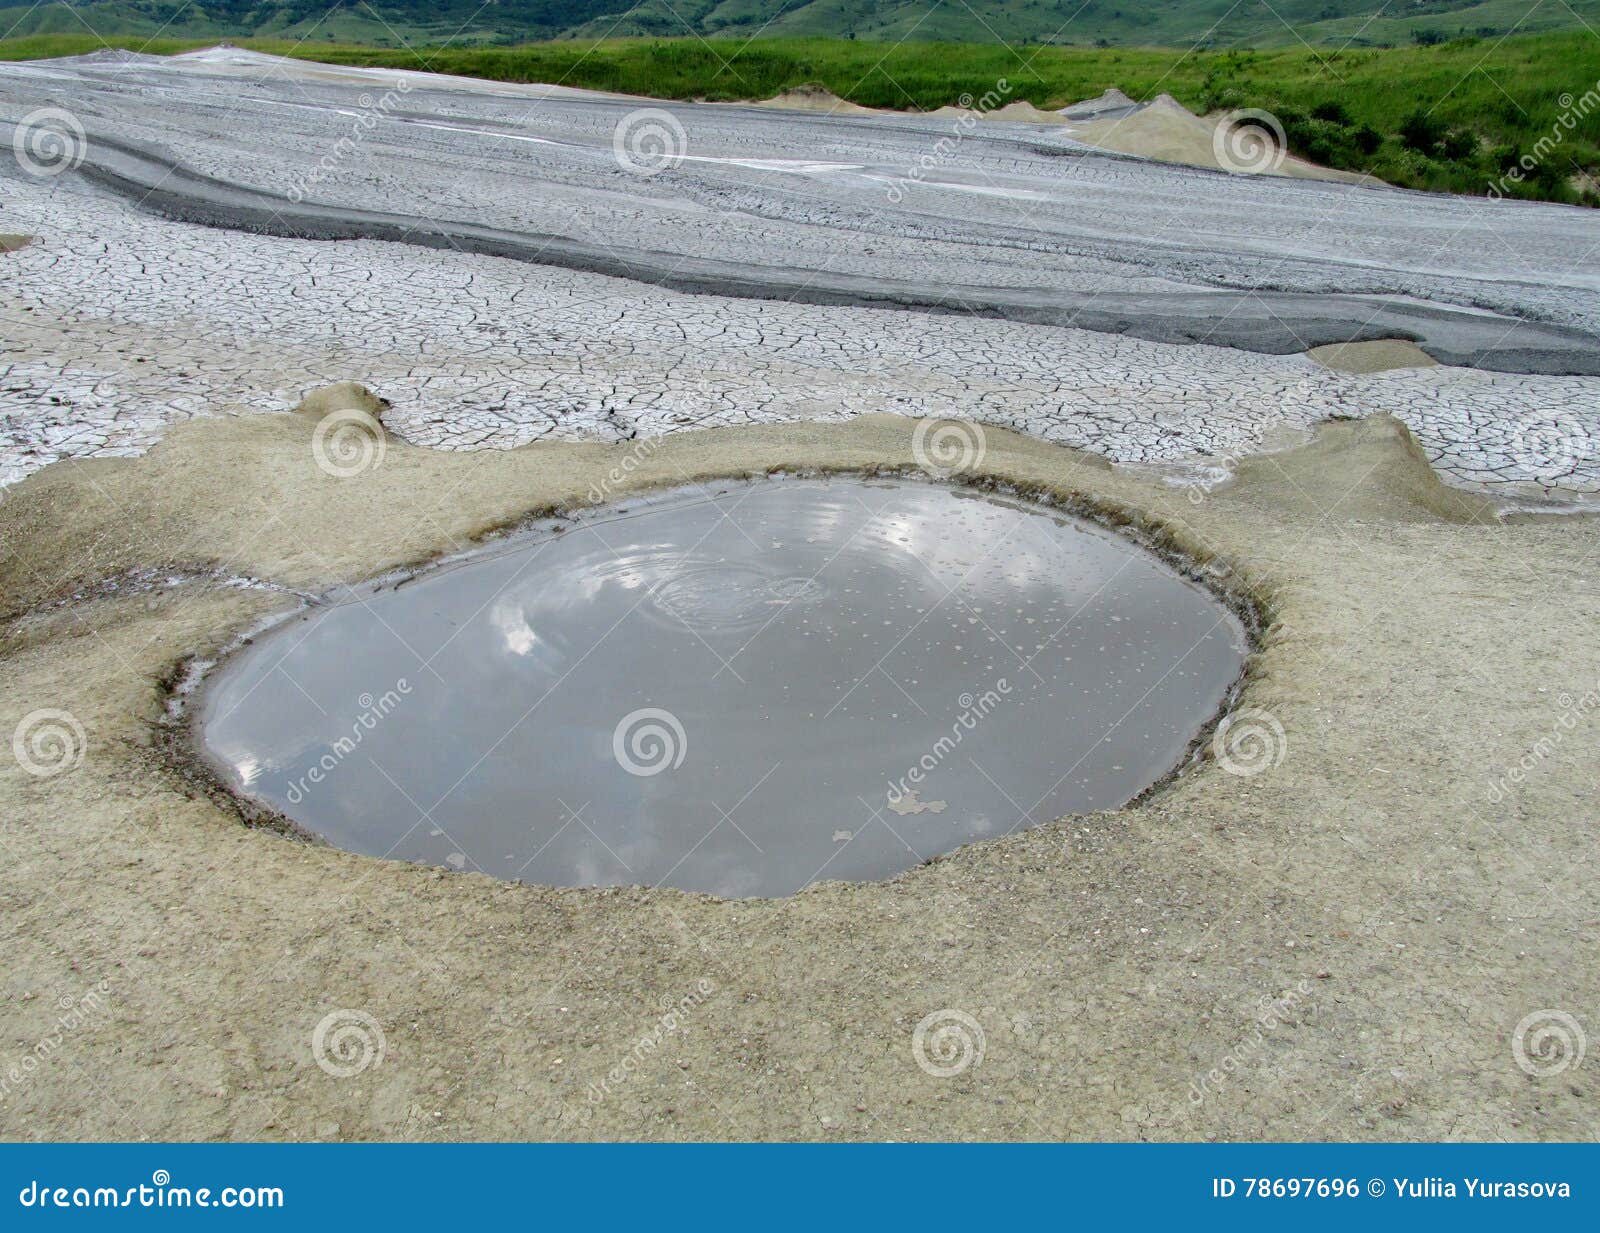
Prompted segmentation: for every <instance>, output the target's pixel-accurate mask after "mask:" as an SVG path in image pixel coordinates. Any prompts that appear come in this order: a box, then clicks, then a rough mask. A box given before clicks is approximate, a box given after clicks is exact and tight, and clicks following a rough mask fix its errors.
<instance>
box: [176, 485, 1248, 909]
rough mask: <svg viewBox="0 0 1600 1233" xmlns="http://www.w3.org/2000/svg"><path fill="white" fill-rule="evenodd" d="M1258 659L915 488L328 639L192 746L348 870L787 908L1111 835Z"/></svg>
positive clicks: (522, 561)
mask: <svg viewBox="0 0 1600 1233" xmlns="http://www.w3.org/2000/svg"><path fill="white" fill-rule="evenodd" d="M1246 653H1247V638H1246V635H1245V632H1244V630H1243V627H1242V626H1241V624H1240V623H1239V622H1238V620H1237V619H1236V618H1235V617H1234V616H1233V615H1232V613H1231V612H1230V611H1229V610H1228V609H1227V608H1225V607H1224V606H1223V605H1222V604H1221V603H1220V602H1218V601H1217V599H1216V598H1215V597H1214V596H1212V595H1211V594H1210V593H1209V592H1207V591H1205V590H1204V589H1203V588H1201V587H1199V586H1198V585H1196V584H1194V583H1193V582H1191V581H1188V580H1186V579H1185V578H1183V577H1182V576H1181V575H1180V574H1178V573H1177V572H1176V571H1174V570H1173V569H1171V568H1170V567H1169V566H1167V565H1166V564H1164V563H1163V562H1161V561H1160V560H1158V559H1157V558H1156V557H1154V556H1152V555H1150V554H1149V553H1147V552H1145V551H1143V550H1142V549H1140V548H1138V547H1136V546H1134V545H1133V544H1131V543H1129V542H1127V541H1125V540H1123V539H1121V538H1120V537H1117V536H1115V535H1113V534H1111V533H1109V532H1107V531H1104V530H1101V529H1100V528H1098V527H1095V526H1093V525H1090V524H1088V523H1085V522H1082V521H1079V520H1076V519H1073V518H1070V517H1067V516H1065V515H1063V514H1061V513H1059V512H1057V511H1052V510H1048V509H1045V508H1043V507H1039V506H1033V505H1027V504H1023V503H1019V502H1014V501H1009V500H1006V499H1003V498H999V497H994V496H990V495H983V494H977V493H973V492H969V491H963V490H958V489H952V488H948V487H943V486H939V485H934V484H926V483H918V482H914V481H868V480H860V479H834V480H828V481H812V480H795V479H786V480H765V481H758V482H753V483H736V484H725V485H718V486H716V487H715V488H696V489H694V490H680V491H678V492H676V493H672V494H668V495H666V496H663V497H656V498H652V499H649V500H641V501H636V502H632V503H630V504H628V505H627V506H625V507H616V508H613V509H612V510H610V511H607V512H606V513H605V514H603V515H600V516H597V517H594V518H591V519H586V520H580V521H579V522H578V523H577V524H576V526H574V527H572V528H571V529H568V530H565V531H564V532H562V533H559V534H557V533H554V532H553V531H543V532H536V533H532V534H529V535H525V536H521V537H519V538H517V539H515V540H513V541H509V542H508V543H506V544H503V545H501V546H500V547H499V548H498V549H496V550H494V551H493V552H491V553H487V554H484V555H481V556H477V557H474V558H470V559H468V560H466V561H464V562H458V563H455V564H453V565H449V566H446V567H444V568H440V569H437V570H434V571H432V572H430V573H427V574H424V575H422V576H420V577H417V578H415V579H412V580H411V581H409V582H406V583H404V584H401V585H399V586H390V587H387V588H384V589H379V590H374V591H371V592H369V593H366V594H363V595H361V596H360V597H358V598H356V599H353V600H350V601H348V602H342V603H338V604H333V605H329V606H322V607H318V608H315V609H313V610H312V611H310V612H308V613H307V614H305V615H304V616H302V617H300V618H297V619H295V620H293V621H291V622H288V623H286V624H285V625H283V626H281V627H279V628H277V629H275V630H274V631H272V632H271V633H270V634H268V635H266V636H264V637H262V638H259V639H257V640H256V641H255V642H254V643H253V644H252V645H251V646H249V647H247V648H245V649H244V650H243V651H242V652H241V653H240V654H238V655H237V656H235V657H234V658H233V659H232V660H231V661H229V662H228V663H226V664H225V665H223V667H221V668H220V669H219V670H218V671H217V672H216V673H215V674H214V677H213V680H212V681H211V682H210V683H209V684H208V686H207V689H206V691H205V693H204V695H203V698H202V700H201V703H200V706H201V710H200V720H201V722H200V725H199V731H200V740H201V742H202V745H203V749H204V752H205V754H206V756H207V758H208V759H209V760H210V761H211V763H212V764H213V765H214V766H215V767H216V768H217V769H218V770H219V771H220V772H221V773H222V774H223V776H224V777H225V778H226V779H227V780H228V781H229V782H230V783H231V784H232V786H233V787H234V788H235V789H236V790H237V791H239V792H242V793H245V794H247V795H249V796H252V797H254V798H256V799H257V800H259V801H262V802H265V803H267V804H269V805H271V806H272V807H274V808H276V809H277V810H279V811H281V812H282V813H283V814H285V815H287V816H288V817H290V818H292V819H293V820H294V821H295V822H297V823H299V824H300V825H301V826H302V827H304V828H305V829H307V830H309V831H312V832H314V833H316V834H319V835H321V836H323V837H325V838H326V839H327V840H328V841H329V842H331V843H333V844H336V845H338V846H340V847H343V848H347V849H350V850H352V851H356V852H361V853H366V854H369V855H372V856H378V857H388V858H392V859H399V860H407V861H421V862H429V863H434V864H439V865H445V866H449V867H452V868H455V869H465V870H476V871H481V872H484V873H488V874H491V875H493V876H495V877H500V878H512V879H521V880H523V881H528V882H537V883H544V884H554V885H570V886H606V885H629V884H642V885H648V886H655V885H667V886H673V887H678V888H682V889H685V890H694V891H705V892H709V893H712V894H717V895H725V896H781V895H788V894H792V893H794V892H796V891H799V890H801V889H803V888H804V887H806V886H808V885H810V884H811V883H813V882H816V881H820V880H834V879H843V880H852V881H864V880H872V879H879V878H884V877H888V876H890V875H893V874H895V873H897V872H899V871H901V870H904V869H907V868H909V867H911V866H913V865H916V864H918V863H920V862H922V861H925V860H927V859H929V858H930V857H933V856H935V855H937V854H939V853H941V852H947V851H949V850H951V849H953V848H956V847H958V846H960V845H962V844H965V843H968V842H971V841H973V840H979V839H985V838H990V837H995V836H999V835H1003V834H1006V833H1008V832H1011V831H1014V830H1017V829H1019V828H1021V827H1026V826H1032V825H1037V824H1039V823H1041V822H1045V821H1049V820H1051V819H1054V818H1057V817H1060V816H1062V815H1064V814H1070V813H1080V812H1086V811H1090V810H1096V809H1105V808H1114V807H1117V806H1119V805H1121V804H1123V803H1125V802H1126V801H1128V800H1129V799H1130V798H1132V797H1134V796H1136V795H1137V794H1138V793H1139V792H1141V791H1142V790H1143V789H1145V788H1146V787H1148V786H1149V785H1150V784H1152V783H1154V782H1155V781H1156V780H1158V779H1160V778H1161V777H1162V776H1163V775H1164V774H1165V773H1167V772H1168V771H1169V770H1171V769H1172V767H1173V766H1174V765H1175V764H1176V763H1177V762H1178V761H1179V760H1180V759H1181V758H1182V757H1183V755H1184V752H1185V751H1186V749H1187V748H1188V746H1189V744H1190V742H1191V741H1192V739H1193V737H1194V735H1195V733H1196V732H1197V731H1198V729H1199V728H1200V727H1201V726H1202V725H1203V724H1204V723H1205V722H1206V721H1207V720H1208V719H1209V718H1210V717H1211V716H1213V715H1214V714H1215V712H1216V710H1217V708H1218V707H1219V705H1220V704H1221V703H1222V701H1223V699H1224V698H1225V697H1226V695H1227V692H1228V690H1229V687H1230V685H1231V684H1232V683H1233V682H1234V681H1235V680H1236V679H1237V677H1238V676H1239V673H1240V671H1241V668H1242V665H1243V662H1244V658H1245V655H1246Z"/></svg>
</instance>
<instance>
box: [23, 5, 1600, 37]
mask: <svg viewBox="0 0 1600 1233" xmlns="http://www.w3.org/2000/svg"><path fill="white" fill-rule="evenodd" d="M0 4H4V0H0ZM1586 25H1588V26H1590V27H1593V26H1597V25H1600V0H1559V2H1558V3H1551V2H1550V0H1543V2H1542V3H1541V2H1540V0H1403V3H1397V0H1271V2H1270V3H1268V2H1267V0H493V2H491V3H483V2H482V0H339V2H337V3H328V2H327V0H211V2H210V3H206V4H203V5H199V4H194V3H193V2H192V0H87V2H77V3H70V4H69V3H66V2H64V0H56V2H51V0H46V2H45V3H42V4H38V5H24V4H16V5H12V6H9V7H0V37H9V38H18V37H26V36H29V35H37V34H82V33H89V32H92V33H96V34H100V35H103V36H106V37H115V36H121V35H142V36H144V37H146V38H152V37H157V36H161V37H168V38H235V39H237V38H244V37H255V38H282V39H290V40H295V41H302V40H304V41H311V42H317V43H360V44H365V45H369V46H376V47H421V46H437V45H441V44H445V43H448V44H450V45H451V46H456V47H461V46H479V45H506V44H512V43H523V42H529V41H533V40H542V39H553V38H578V39H595V38H617V37H641V36H645V37H666V38H678V37H687V36H691V35H699V36H702V37H707V38H714V37H724V38H739V39H749V38H754V37H758V36H759V37H829V38H846V39H852V38H853V39H866V40H870V41H878V42H898V41H900V40H902V39H909V40H913V41H918V42H934V41H946V42H961V43H1000V42H1005V43H1009V44H1011V45H1013V46H1025V45H1038V44H1051V45H1059V46H1080V47H1086V46H1119V47H1132V46H1143V47H1154V46H1159V47H1183V48H1192V47H1195V46H1204V47H1215V48H1233V47H1290V46H1299V45H1301V44H1302V42H1309V43H1313V44H1319V45H1323V44H1325V45H1330V46H1346V45H1349V46H1358V47H1359V46H1383V45H1403V44H1407V43H1410V42H1411V41H1413V39H1415V38H1419V37H1420V38H1434V39H1447V38H1456V37H1461V36H1465V35H1478V36H1479V37H1496V36H1499V35H1503V34H1508V33H1518V34H1531V33H1538V32H1543V31H1550V30H1564V29H1574V30H1575V29H1582V28H1584V27H1585V26H1586Z"/></svg>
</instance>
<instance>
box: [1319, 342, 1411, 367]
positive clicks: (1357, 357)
mask: <svg viewBox="0 0 1600 1233" xmlns="http://www.w3.org/2000/svg"><path fill="white" fill-rule="evenodd" d="M1306 355H1307V356H1308V357H1310V358H1311V359H1313V360H1315V361H1316V362H1317V363H1319V364H1321V365H1322V366H1323V367H1324V368H1333V369H1337V370H1338V371H1339V372H1388V371H1389V370H1390V369H1393V368H1433V367H1436V366H1437V365H1438V363H1439V361H1438V360H1436V359H1434V358H1433V357H1432V356H1431V355H1429V354H1428V353H1427V352H1426V351H1424V350H1423V349H1422V348H1421V347H1419V346H1417V344H1416V343H1414V342H1408V341H1407V340H1406V339H1404V338H1375V339H1372V340H1371V341H1369V342H1349V343H1329V344H1328V345H1327V346H1325V347H1312V348H1311V350H1309V351H1307V352H1306Z"/></svg>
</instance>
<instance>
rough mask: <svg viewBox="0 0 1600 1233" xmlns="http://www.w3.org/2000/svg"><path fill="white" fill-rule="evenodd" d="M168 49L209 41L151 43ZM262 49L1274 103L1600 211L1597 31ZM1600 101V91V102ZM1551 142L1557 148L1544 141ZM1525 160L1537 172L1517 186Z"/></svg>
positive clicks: (574, 75) (705, 92) (1432, 162)
mask: <svg viewBox="0 0 1600 1233" xmlns="http://www.w3.org/2000/svg"><path fill="white" fill-rule="evenodd" d="M113 42H115V43H116V44H117V45H120V46H126V47H130V48H132V49H134V50H144V51H148V52H152V53H166V52H172V51H182V50H188V49H189V48H192V47H194V46H197V45H199V44H196V43H194V42H192V41H190V42H180V41H164V40H157V41H154V42H151V43H148V44H146V43H145V42H143V41H142V40H139V39H129V40H122V41H116V40H113ZM102 45H103V44H102V42H101V40H99V39H97V38H93V37H90V36H76V35H45V36H39V37H35V38H28V39H16V40H10V41H0V59H25V58H36V57H45V56H59V55H72V54H77V53H81V52H86V51H92V50H95V49H96V48H98V47H100V46H102ZM246 45H248V46H251V47H254V48H256V49H257V50H260V51H265V52H271V53H275V54H280V55H301V56H304V57H306V58H308V59H316V60H323V61H328V62H332V63H338V64H355V65H378V66H384V67H389V68H402V69H428V70H432V71H435V72H444V73H459V74H464V75H468V76H474V77H486V78H492V79H496V80H502V81H524V82H531V81H541V82H559V83H562V84H565V85H572V86H585V87H590V88H593V89H601V90H615V91H620V92H623V93H628V94H642V95H650V96H653V97H657V98H675V99H690V98H706V99H719V100H737V99H761V98H769V97H771V96H772V95H774V94H777V93H779V92H780V91H782V90H784V89H787V88H789V87H792V86H797V85H800V84H803V83H806V82H818V83H820V84H822V85H823V86H825V87H827V88H828V89H829V90H831V91H833V92H834V93H835V94H838V95H840V96H841V97H844V98H847V99H850V100H851V101H853V102H857V103H862V104H864V105H867V106H871V107H895V108H919V109H930V108H933V107H938V106H941V105H943V104H946V103H950V102H953V101H954V100H955V99H956V98H957V97H959V96H960V95H961V94H963V93H970V94H973V95H982V94H983V93H985V92H986V91H988V90H990V89H991V88H993V86H994V85H995V83H996V81H997V80H998V79H1000V78H1005V79H1006V81H1007V82H1008V84H1009V85H1010V87H1011V93H1010V97H1011V98H1013V99H1027V100H1028V101H1030V102H1032V103H1034V104H1036V105H1037V106H1040V107H1046V108H1050V107H1060V106H1063V105H1065V104H1066V103H1069V102H1075V101H1077V100H1078V99H1082V98H1087V97H1090V96H1092V95H1095V94H1099V93H1100V92H1101V91H1102V90H1104V89H1106V88H1107V87H1110V86H1117V87H1120V88H1121V89H1123V90H1125V91H1127V92H1128V93H1129V94H1130V95H1132V96H1133V97H1135V98H1149V97H1152V96H1153V95H1154V94H1157V93H1160V92H1163V91H1165V92H1167V93H1170V94H1172V95H1173V96H1175V97H1176V98H1177V99H1178V100H1179V101H1180V102H1182V103H1184V104H1185V105H1186V106H1188V107H1191V108H1193V109H1194V110H1196V111H1201V112H1206V111H1213V110H1216V109H1219V108H1232V107H1260V108H1263V109H1265V110H1267V111H1270V112H1272V113H1273V114H1274V115H1276V116H1277V117H1278V118H1279V119H1280V120H1281V122H1282V123H1283V125H1284V128H1285V130H1286V131H1287V133H1288V136H1289V141H1290V144H1291V146H1292V147H1293V148H1294V149H1295V151H1296V152H1297V153H1299V154H1302V155H1304V156H1305V157H1308V158H1311V159H1313V160H1315V161H1318V162H1322V163H1326V164H1328V165H1330V166H1335V167H1341V168H1345V169H1348V170H1354V171H1369V172H1371V173H1373V174H1374V175H1377V176H1379V177H1381V178H1383V179H1385V180H1387V181H1389V182H1390V183H1393V184H1399V185H1404V186H1407V187H1411V188H1422V189H1431V190H1436V191H1446V192H1459V193H1472V194H1482V193H1484V192H1485V191H1487V189H1488V187H1489V185H1490V184H1491V183H1500V184H1501V185H1502V187H1503V191H1504V192H1505V194H1506V195H1507V196H1523V197H1537V198H1542V199H1545V200H1551V201H1565V202H1572V203H1578V204H1586V205H1600V193H1597V185H1596V179H1595V177H1596V176H1597V175H1600V39H1596V38H1594V37H1593V36H1592V35H1590V34H1587V33H1580V34H1567V33H1563V34H1541V35H1529V36H1525V37H1519V38H1510V39H1504V40H1498V41H1497V40H1489V39H1483V40H1480V39H1475V38H1466V39H1457V40H1454V41H1452V42H1447V43H1442V44H1438V45H1435V46H1426V47H1425V46H1411V47H1397V48H1386V49H1385V48H1364V49H1359V50H1356V49H1352V50H1344V51H1326V50H1321V49H1311V48H1305V47H1298V48H1294V49H1279V50H1265V51H1228V52H1198V53H1186V52H1179V51H1166V50H1156V49H1148V50H1147V49H1132V48H1129V49H1124V48H1109V49H1103V50H1101V49H1092V48H1058V47H1034V48H1019V49H1017V50H1011V49H1008V48H1006V47H1003V46H997V45H993V44H988V45H983V44H930V43H907V44H902V45H899V46H894V45H888V44H880V43H868V42H863V41H854V40H845V39H758V40H755V41H752V42H748V43H740V42H737V41H735V40H731V39H730V40H710V41H703V40H694V39H689V40H670V39H656V40H643V39H639V40H626V39H625V40H611V41H603V42H579V41H573V40H563V41H560V42H552V43H536V44H528V45H525V46H519V47H507V48H447V49H428V48H422V49H418V50H415V51H406V50H394V49H384V48H370V47H354V46H341V45H327V44H318V45H316V46H302V45H299V44H291V43H285V42H275V41H272V40H248V41H247V43H246ZM1591 92H1593V93H1591ZM1541 142H1542V143H1543V144H1542V145H1541ZM1524 155H1527V156H1530V157H1532V156H1535V155H1537V158H1536V164H1537V165H1536V166H1535V167H1534V168H1533V170H1531V171H1529V172H1527V173H1526V174H1525V177H1524V179H1523V180H1522V181H1521V182H1520V183H1513V182H1509V181H1505V180H1504V179H1503V176H1504V173H1505V171H1506V170H1507V169H1508V168H1510V167H1512V166H1513V165H1515V163H1516V161H1517V160H1518V159H1519V158H1522V157H1523V156H1524Z"/></svg>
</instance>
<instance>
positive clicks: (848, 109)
mask: <svg viewBox="0 0 1600 1233" xmlns="http://www.w3.org/2000/svg"><path fill="white" fill-rule="evenodd" d="M755 106H757V107H772V108H776V109H778V110H780V111H820V112H823V113H825V114H827V115H841V116H875V115H878V114H880V113H879V112H876V111H874V110H873V109H872V108H870V107H863V106H861V105H860V104H859V103H851V102H847V101H846V100H844V99H842V98H840V97H839V96H838V95H837V94H835V93H833V92H832V91H831V90H829V89H828V88H827V87H825V86H821V85H818V84H817V83H816V82H814V81H808V82H806V84H805V85H803V86H796V87H795V88H794V89H793V90H785V91H784V92H783V93H782V94H779V95H777V96H775V97H773V98H769V99H763V100H762V101H761V102H759V103H756V104H755Z"/></svg>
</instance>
